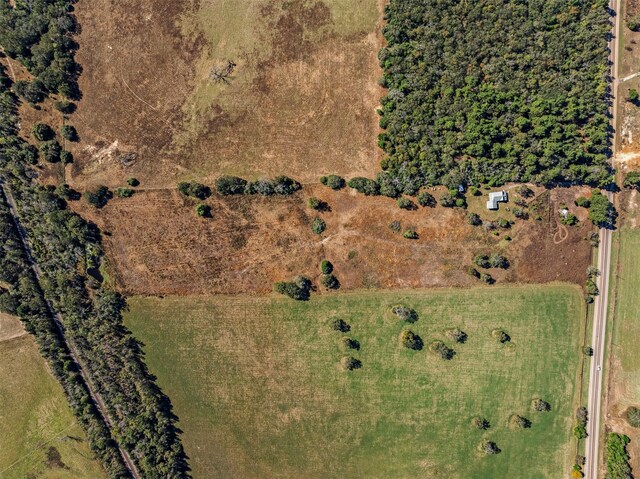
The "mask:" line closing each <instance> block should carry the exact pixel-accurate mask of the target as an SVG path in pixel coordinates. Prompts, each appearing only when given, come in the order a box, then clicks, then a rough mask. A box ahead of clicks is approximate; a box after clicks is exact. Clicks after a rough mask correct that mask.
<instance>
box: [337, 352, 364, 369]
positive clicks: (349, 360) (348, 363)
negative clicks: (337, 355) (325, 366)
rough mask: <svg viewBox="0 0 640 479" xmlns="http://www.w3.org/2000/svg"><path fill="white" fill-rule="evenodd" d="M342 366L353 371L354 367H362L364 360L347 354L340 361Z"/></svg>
mask: <svg viewBox="0 0 640 479" xmlns="http://www.w3.org/2000/svg"><path fill="white" fill-rule="evenodd" d="M340 363H341V364H342V367H343V368H344V369H345V370H347V371H353V370H354V369H360V368H361V367H362V362H361V361H360V360H359V359H356V358H354V357H353V356H345V357H343V358H342V360H341V361H340Z"/></svg>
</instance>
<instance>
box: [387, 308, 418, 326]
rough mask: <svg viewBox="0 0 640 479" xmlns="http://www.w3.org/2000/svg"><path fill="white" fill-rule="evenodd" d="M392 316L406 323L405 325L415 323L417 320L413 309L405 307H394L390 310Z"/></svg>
mask: <svg viewBox="0 0 640 479" xmlns="http://www.w3.org/2000/svg"><path fill="white" fill-rule="evenodd" d="M391 311H392V312H393V314H395V315H396V316H397V317H398V318H400V319H401V320H402V321H406V322H407V323H415V322H416V321H417V320H418V313H416V311H415V310H414V309H411V308H408V307H407V306H402V305H400V306H394V307H393V308H391Z"/></svg>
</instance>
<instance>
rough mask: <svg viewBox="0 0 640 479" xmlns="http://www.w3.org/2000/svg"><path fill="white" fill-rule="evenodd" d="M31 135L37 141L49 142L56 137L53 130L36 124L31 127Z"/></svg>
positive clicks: (47, 126) (43, 124) (42, 124)
mask: <svg viewBox="0 0 640 479" xmlns="http://www.w3.org/2000/svg"><path fill="white" fill-rule="evenodd" d="M31 133H32V134H33V137H34V138H35V139H36V140H38V141H49V140H52V139H53V138H54V137H55V136H56V133H55V132H54V131H53V128H51V127H50V126H49V125H47V124H45V123H36V124H35V125H33V128H32V129H31Z"/></svg>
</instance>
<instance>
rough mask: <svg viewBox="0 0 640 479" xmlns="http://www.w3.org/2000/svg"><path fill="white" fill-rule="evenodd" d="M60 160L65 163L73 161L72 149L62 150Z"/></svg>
mask: <svg viewBox="0 0 640 479" xmlns="http://www.w3.org/2000/svg"><path fill="white" fill-rule="evenodd" d="M60 161H61V162H62V163H63V164H65V165H68V164H70V163H73V155H72V154H71V152H70V151H67V150H62V151H61V152H60Z"/></svg>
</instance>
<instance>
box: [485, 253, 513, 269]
mask: <svg viewBox="0 0 640 479" xmlns="http://www.w3.org/2000/svg"><path fill="white" fill-rule="evenodd" d="M489 264H490V265H491V267H492V268H502V269H507V268H508V267H509V260H508V259H507V258H505V257H504V256H502V255H501V254H498V253H493V254H492V255H491V257H490V258H489Z"/></svg>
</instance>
